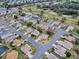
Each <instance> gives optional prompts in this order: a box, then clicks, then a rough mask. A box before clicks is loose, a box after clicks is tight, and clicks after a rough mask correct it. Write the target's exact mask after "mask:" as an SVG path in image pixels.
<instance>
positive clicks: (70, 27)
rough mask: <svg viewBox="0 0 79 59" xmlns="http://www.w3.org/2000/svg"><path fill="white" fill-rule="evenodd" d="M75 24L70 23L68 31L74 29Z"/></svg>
mask: <svg viewBox="0 0 79 59" xmlns="http://www.w3.org/2000/svg"><path fill="white" fill-rule="evenodd" d="M74 28H75V26H74V25H69V26H68V28H67V29H66V31H67V32H69V31H72V30H74Z"/></svg>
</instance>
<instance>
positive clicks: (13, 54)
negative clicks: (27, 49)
mask: <svg viewBox="0 0 79 59" xmlns="http://www.w3.org/2000/svg"><path fill="white" fill-rule="evenodd" d="M17 58H18V52H17V51H16V50H12V51H11V52H9V53H7V56H6V59H17Z"/></svg>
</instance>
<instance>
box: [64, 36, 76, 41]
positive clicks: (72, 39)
mask: <svg viewBox="0 0 79 59" xmlns="http://www.w3.org/2000/svg"><path fill="white" fill-rule="evenodd" d="M64 38H65V39H66V40H68V41H70V42H75V41H76V38H75V37H73V36H70V35H66V36H64Z"/></svg>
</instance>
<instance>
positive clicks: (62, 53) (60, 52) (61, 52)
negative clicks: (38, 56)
mask: <svg viewBox="0 0 79 59" xmlns="http://www.w3.org/2000/svg"><path fill="white" fill-rule="evenodd" d="M54 49H55V50H54V52H55V53H57V54H58V55H59V56H61V57H65V56H66V55H65V52H66V49H65V48H63V47H62V46H60V45H56V47H55V48H54Z"/></svg>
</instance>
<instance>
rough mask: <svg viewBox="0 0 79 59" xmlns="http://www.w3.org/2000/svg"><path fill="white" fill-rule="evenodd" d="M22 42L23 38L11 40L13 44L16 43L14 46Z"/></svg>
mask: <svg viewBox="0 0 79 59" xmlns="http://www.w3.org/2000/svg"><path fill="white" fill-rule="evenodd" d="M23 43H24V41H23V40H19V39H15V40H14V41H13V44H14V45H16V46H20V45H21V44H23Z"/></svg>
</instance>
